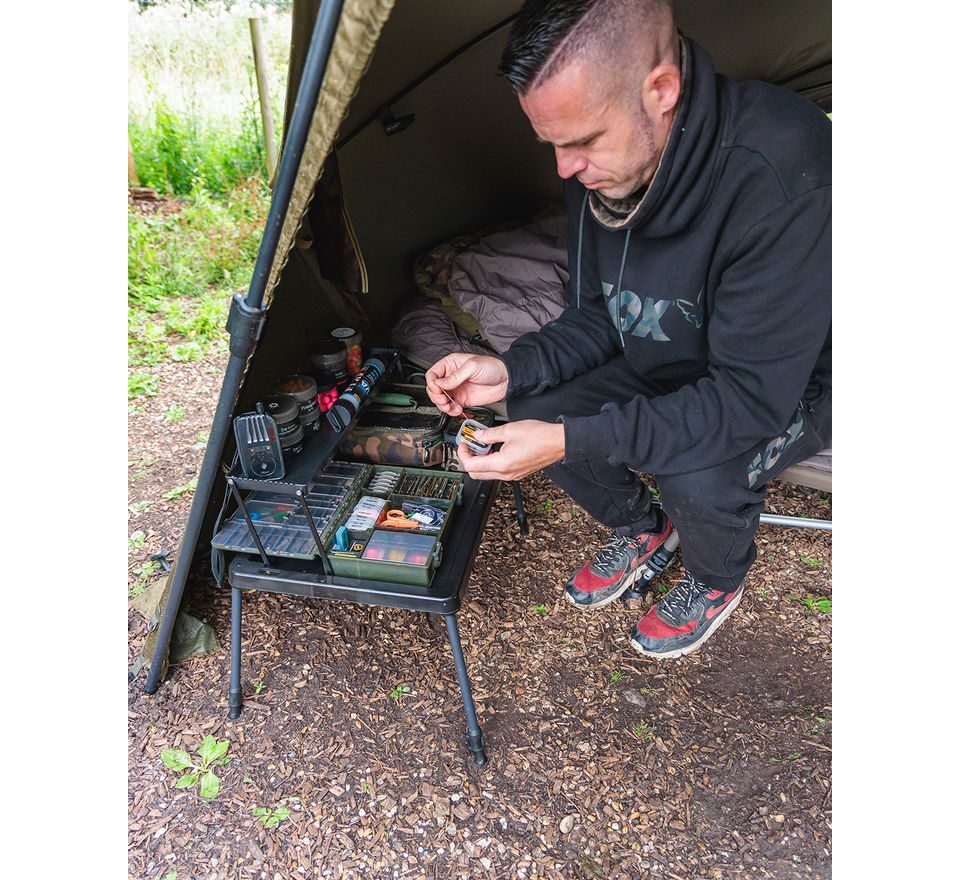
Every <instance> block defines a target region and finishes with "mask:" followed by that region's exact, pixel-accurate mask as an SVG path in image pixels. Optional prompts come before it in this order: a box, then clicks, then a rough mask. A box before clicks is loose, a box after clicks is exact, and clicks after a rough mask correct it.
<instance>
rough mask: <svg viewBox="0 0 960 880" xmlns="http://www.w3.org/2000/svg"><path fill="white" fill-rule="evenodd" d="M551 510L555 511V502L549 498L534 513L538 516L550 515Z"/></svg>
mask: <svg viewBox="0 0 960 880" xmlns="http://www.w3.org/2000/svg"><path fill="white" fill-rule="evenodd" d="M551 510H553V500H552V499H550V498H548V499H547V500H546V501H544V502H543V504H541V505H540V506H539V507H537V509H536V510H534V513H535V514H537V515H538V516H543V515H544V514H547V513H550V511H551Z"/></svg>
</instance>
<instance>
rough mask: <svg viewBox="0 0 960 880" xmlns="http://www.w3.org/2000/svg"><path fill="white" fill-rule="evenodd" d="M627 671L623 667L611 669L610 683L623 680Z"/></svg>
mask: <svg viewBox="0 0 960 880" xmlns="http://www.w3.org/2000/svg"><path fill="white" fill-rule="evenodd" d="M626 675H627V674H626V673H625V672H624V671H623V670H622V669H611V670H610V684H616V683H617V682H619V681H623V679H624V678H625V677H626Z"/></svg>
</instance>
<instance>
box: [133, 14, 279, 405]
mask: <svg viewBox="0 0 960 880" xmlns="http://www.w3.org/2000/svg"><path fill="white" fill-rule="evenodd" d="M248 12H249V10H244V9H239V8H238V9H237V11H235V12H231V11H229V10H228V9H226V8H224V7H223V6H221V5H219V4H210V5H209V8H208V7H201V6H195V5H192V4H176V3H174V4H164V5H162V6H154V7H148V8H146V9H144V10H143V11H142V12H140V11H138V7H137V5H136V4H133V3H131V4H130V8H129V17H128V57H129V65H128V133H129V136H130V143H131V149H132V151H133V156H134V160H135V162H136V166H137V174H138V177H139V180H140V183H141V185H143V186H147V187H151V188H153V189H154V190H156V191H157V192H159V193H161V194H163V195H167V196H170V197H173V196H176V197H178V198H177V200H176V201H167V202H164V203H162V204H161V206H160V210H158V211H156V212H149V213H148V212H147V211H141V210H140V209H138V208H136V207H133V206H131V208H130V210H129V212H128V222H127V237H128V242H127V246H128V254H129V257H128V277H127V281H128V329H127V337H128V352H129V354H128V366H129V369H130V374H129V378H128V388H127V393H128V397H129V398H131V399H137V398H143V397H155V396H156V395H157V393H158V391H159V377H158V376H156V375H154V374H153V373H154V371H151V370H150V368H151V367H154V366H157V365H159V364H162V363H164V362H167V361H174V362H191V361H197V360H200V359H201V358H203V357H205V356H206V355H207V354H208V353H210V352H211V351H216V350H223V349H225V347H226V344H227V336H226V331H225V329H224V325H225V322H226V317H227V312H228V309H229V304H230V299H231V296H232V294H233V293H234V292H236V291H239V290H244V289H245V288H246V287H247V285H248V284H249V281H250V276H251V274H252V272H253V264H254V262H255V259H256V254H257V249H258V247H259V244H260V237H261V232H262V229H263V225H264V222H265V220H266V216H267V211H268V209H269V190H268V187H267V174H266V168H265V158H264V156H265V150H264V145H263V136H262V127H261V122H260V111H259V98H258V95H257V90H256V79H255V73H254V69H253V53H252V48H251V42H250V30H249V25H248V22H247V14H248ZM257 14H258V15H260V14H261V13H260V10H258V11H257ZM262 29H263V32H264V37H265V42H266V49H267V53H266V54H267V67H268V79H269V83H270V95H271V104H272V106H273V111H274V112H273V115H274V124H275V126H276V127H277V129H278V132H277V137H278V140H279V138H280V136H281V132H280V130H279V129H280V126H281V124H282V116H283V102H284V92H285V83H286V65H287V60H288V52H289V46H288V43H289V34H290V14H289V12H283V13H277V12H276V11H275V10H271V9H266V10H263V21H262ZM169 420H171V421H174V420H176V417H175V416H174V417H172V418H171V419H169Z"/></svg>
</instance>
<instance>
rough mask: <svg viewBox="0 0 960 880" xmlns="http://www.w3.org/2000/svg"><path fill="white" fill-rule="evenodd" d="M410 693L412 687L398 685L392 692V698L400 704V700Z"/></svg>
mask: <svg viewBox="0 0 960 880" xmlns="http://www.w3.org/2000/svg"><path fill="white" fill-rule="evenodd" d="M410 691H411V688H410V685H408V684H398V685H396V686H395V687H394V689H393V690H392V691H390V696H391V697H392V698H393V699H394V700H396V701H397V702H398V703H399V702H400V698H401V697H404V696H406V695H407V694H409V693H410Z"/></svg>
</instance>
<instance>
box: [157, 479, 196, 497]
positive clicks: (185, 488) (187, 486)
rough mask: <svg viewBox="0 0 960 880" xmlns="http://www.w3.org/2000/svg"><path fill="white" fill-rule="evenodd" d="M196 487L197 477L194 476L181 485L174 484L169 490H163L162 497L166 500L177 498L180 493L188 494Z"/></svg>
mask: <svg viewBox="0 0 960 880" xmlns="http://www.w3.org/2000/svg"><path fill="white" fill-rule="evenodd" d="M196 488H197V477H194V478H193V479H192V480H191V481H190V482H189V483H184V484H183V485H182V486H176V487H175V488H173V489H171V490H170V491H169V492H165V493H164V495H163V498H164V499H165V500H166V501H170V500H172V499H174V498H179V497H180V496H181V495H188V494H189V493H191V492H193V491H195V490H196Z"/></svg>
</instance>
